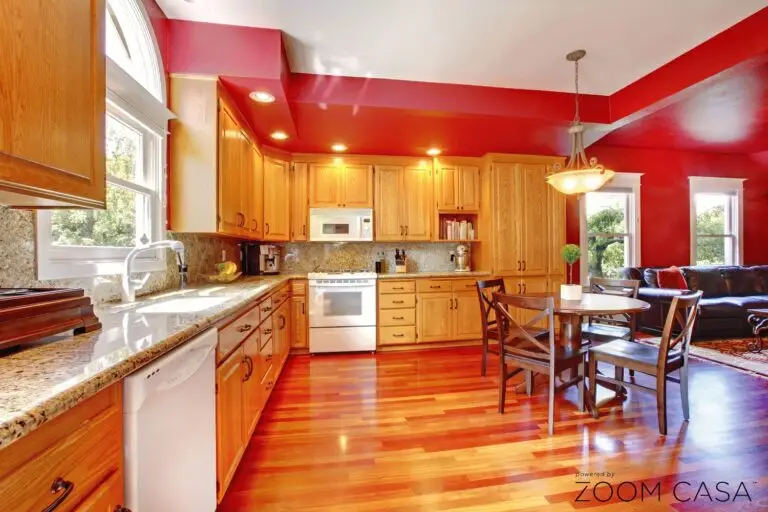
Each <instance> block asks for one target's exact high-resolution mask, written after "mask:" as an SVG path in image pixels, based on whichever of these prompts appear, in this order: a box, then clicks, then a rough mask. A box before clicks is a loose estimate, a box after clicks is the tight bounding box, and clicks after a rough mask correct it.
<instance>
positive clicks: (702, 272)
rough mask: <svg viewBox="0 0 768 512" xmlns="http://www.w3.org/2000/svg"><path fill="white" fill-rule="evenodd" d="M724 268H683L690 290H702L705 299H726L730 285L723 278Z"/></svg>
mask: <svg viewBox="0 0 768 512" xmlns="http://www.w3.org/2000/svg"><path fill="white" fill-rule="evenodd" d="M722 269H723V267H682V268H681V270H682V271H683V275H684V276H685V280H686V281H687V282H688V288H690V289H691V290H692V291H699V290H701V291H702V292H704V297H724V296H727V295H728V285H727V283H726V282H725V278H724V277H723V274H722V272H723V270H722Z"/></svg>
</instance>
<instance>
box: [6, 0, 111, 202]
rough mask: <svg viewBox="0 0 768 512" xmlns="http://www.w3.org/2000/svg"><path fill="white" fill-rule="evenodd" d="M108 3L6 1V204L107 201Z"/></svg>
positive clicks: (101, 1)
mask: <svg viewBox="0 0 768 512" xmlns="http://www.w3.org/2000/svg"><path fill="white" fill-rule="evenodd" d="M105 3H106V2H105V0H91V1H85V0H81V1H77V2H75V1H73V0H47V1H45V2H39V1H37V2H34V1H29V0H3V1H2V2H0V19H2V20H3V23H4V25H3V30H1V31H0V48H1V49H2V50H1V52H2V58H0V77H2V78H0V80H1V81H2V86H0V88H1V89H2V93H0V119H1V120H2V129H1V130H0V189H2V190H3V191H9V192H13V193H20V194H22V195H9V196H6V195H5V194H2V195H1V196H0V200H2V202H3V203H4V204H11V205H18V206H24V205H30V206H36V205H40V206H44V205H46V204H47V205H48V206H51V205H52V204H55V205H58V206H62V205H76V206H85V207H90V208H104V206H105V201H106V195H105V194H106V191H105V186H106V181H105V173H106V171H105V151H104V139H105V137H104V132H105V116H104V95H105V92H106V89H105V77H106V72H105V57H104V40H105V35H104V16H105V13H106V9H105ZM37 198H44V199H40V200H38V199H37Z"/></svg>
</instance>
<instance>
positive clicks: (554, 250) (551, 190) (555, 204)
mask: <svg viewBox="0 0 768 512" xmlns="http://www.w3.org/2000/svg"><path fill="white" fill-rule="evenodd" d="M547 193H548V197H549V206H548V208H547V210H549V273H550V274H560V275H565V261H564V260H563V256H562V251H563V246H564V245H565V194H561V193H560V192H558V191H557V190H556V189H555V187H551V186H550V187H547ZM553 291H554V290H553Z"/></svg>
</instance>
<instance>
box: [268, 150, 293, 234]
mask: <svg viewBox="0 0 768 512" xmlns="http://www.w3.org/2000/svg"><path fill="white" fill-rule="evenodd" d="M290 186H291V185H290V174H289V172H288V163H287V162H283V161H282V160H275V159H273V158H265V159H264V240H272V241H275V242H287V241H288V240H289V239H290V233H289V229H290V201H289V199H290Z"/></svg>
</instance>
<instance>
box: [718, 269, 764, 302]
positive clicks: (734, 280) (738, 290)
mask: <svg viewBox="0 0 768 512" xmlns="http://www.w3.org/2000/svg"><path fill="white" fill-rule="evenodd" d="M722 274H723V277H724V278H725V283H726V285H727V286H728V295H731V296H735V297H745V296H749V295H759V294H763V293H765V284H764V283H763V279H762V277H761V276H760V273H759V272H758V271H757V270H756V269H754V268H751V267H724V268H723V271H722Z"/></svg>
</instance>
